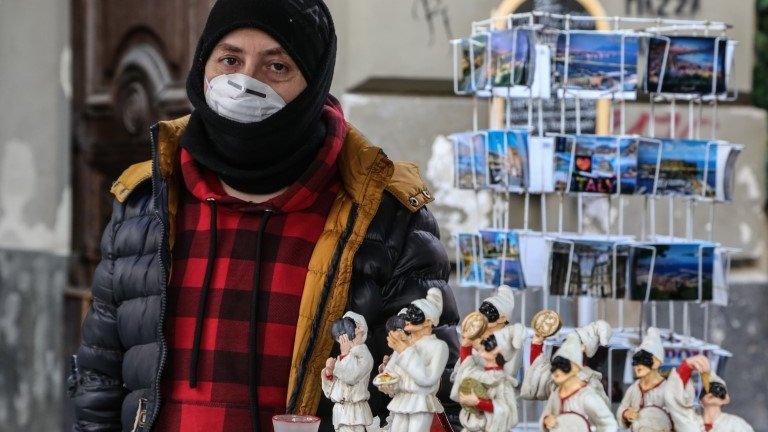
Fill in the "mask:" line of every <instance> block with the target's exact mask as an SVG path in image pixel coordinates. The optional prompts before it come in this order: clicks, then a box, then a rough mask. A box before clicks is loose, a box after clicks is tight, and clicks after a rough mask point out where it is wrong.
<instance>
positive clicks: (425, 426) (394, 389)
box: [381, 288, 449, 432]
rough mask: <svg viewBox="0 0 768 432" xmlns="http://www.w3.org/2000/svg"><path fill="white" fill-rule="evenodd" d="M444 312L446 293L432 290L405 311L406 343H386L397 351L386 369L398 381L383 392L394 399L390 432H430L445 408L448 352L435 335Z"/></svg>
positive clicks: (390, 338)
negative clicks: (443, 388)
mask: <svg viewBox="0 0 768 432" xmlns="http://www.w3.org/2000/svg"><path fill="white" fill-rule="evenodd" d="M442 313H443V294H442V291H441V290H439V289H437V288H432V289H430V290H429V291H428V292H427V296H426V297H425V298H423V299H416V300H414V301H413V302H411V304H410V305H408V307H407V309H406V311H405V316H404V319H405V323H406V324H405V331H406V332H408V334H410V338H409V339H408V340H407V341H403V340H402V339H401V338H398V337H394V335H390V336H388V337H387V343H388V344H389V346H390V348H392V349H393V350H394V353H392V356H391V357H390V358H389V359H388V360H387V361H386V363H385V364H383V370H384V371H386V372H388V373H389V374H391V375H393V376H396V377H398V381H397V382H395V383H394V384H393V385H390V386H383V387H384V388H382V389H381V390H382V391H384V392H386V393H388V394H392V395H393V396H394V397H393V398H392V401H391V402H390V403H389V405H388V406H387V408H388V409H389V411H390V412H391V413H392V416H391V421H390V422H389V423H388V427H389V430H390V431H391V432H428V431H429V430H430V429H431V428H432V423H433V422H435V420H438V421H437V423H439V419H438V418H437V416H436V414H441V413H443V411H444V408H443V406H442V404H441V403H440V401H439V400H438V398H437V391H438V389H439V388H440V383H441V377H442V375H443V374H444V372H445V366H446V364H447V363H448V354H449V349H448V345H446V343H445V342H443V341H442V340H440V339H438V338H437V337H436V336H435V334H434V333H433V327H434V326H435V323H437V322H440V315H441V314H442Z"/></svg>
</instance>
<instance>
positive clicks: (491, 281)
mask: <svg viewBox="0 0 768 432" xmlns="http://www.w3.org/2000/svg"><path fill="white" fill-rule="evenodd" d="M483 284H484V285H485V286H487V287H494V288H495V287H498V286H499V285H502V284H504V285H509V286H510V287H512V288H521V289H522V288H525V279H524V278H523V269H522V266H521V264H520V261H519V260H512V259H502V258H487V259H483Z"/></svg>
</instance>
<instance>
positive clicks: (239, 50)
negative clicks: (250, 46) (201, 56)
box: [216, 42, 245, 54]
mask: <svg viewBox="0 0 768 432" xmlns="http://www.w3.org/2000/svg"><path fill="white" fill-rule="evenodd" d="M216 49H217V50H222V51H225V52H229V53H235V54H242V53H243V52H245V51H244V50H243V49H242V48H240V47H239V46H236V45H232V44H228V43H226V42H221V43H220V44H218V45H216Z"/></svg>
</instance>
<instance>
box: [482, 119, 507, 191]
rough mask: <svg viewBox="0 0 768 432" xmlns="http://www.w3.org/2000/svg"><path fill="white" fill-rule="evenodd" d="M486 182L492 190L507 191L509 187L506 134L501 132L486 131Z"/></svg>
mask: <svg viewBox="0 0 768 432" xmlns="http://www.w3.org/2000/svg"><path fill="white" fill-rule="evenodd" d="M486 137H487V141H486V147H485V148H486V156H485V161H486V164H487V165H486V168H487V169H486V171H485V182H486V184H487V185H488V186H490V187H491V188H494V189H497V190H505V189H506V188H507V187H508V185H509V176H508V172H507V170H506V165H507V158H506V155H507V143H506V139H507V137H506V133H505V132H504V131H500V130H489V131H486Z"/></svg>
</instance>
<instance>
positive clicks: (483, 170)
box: [472, 131, 488, 189]
mask: <svg viewBox="0 0 768 432" xmlns="http://www.w3.org/2000/svg"><path fill="white" fill-rule="evenodd" d="M487 147H488V133H487V132H485V131H480V132H475V133H474V134H472V163H473V169H474V172H475V175H474V177H475V188H476V189H485V188H486V187H487V186H488V181H487V171H488V165H487V163H486V160H487V159H486V158H487V154H486V153H487V151H488V150H487Z"/></svg>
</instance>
